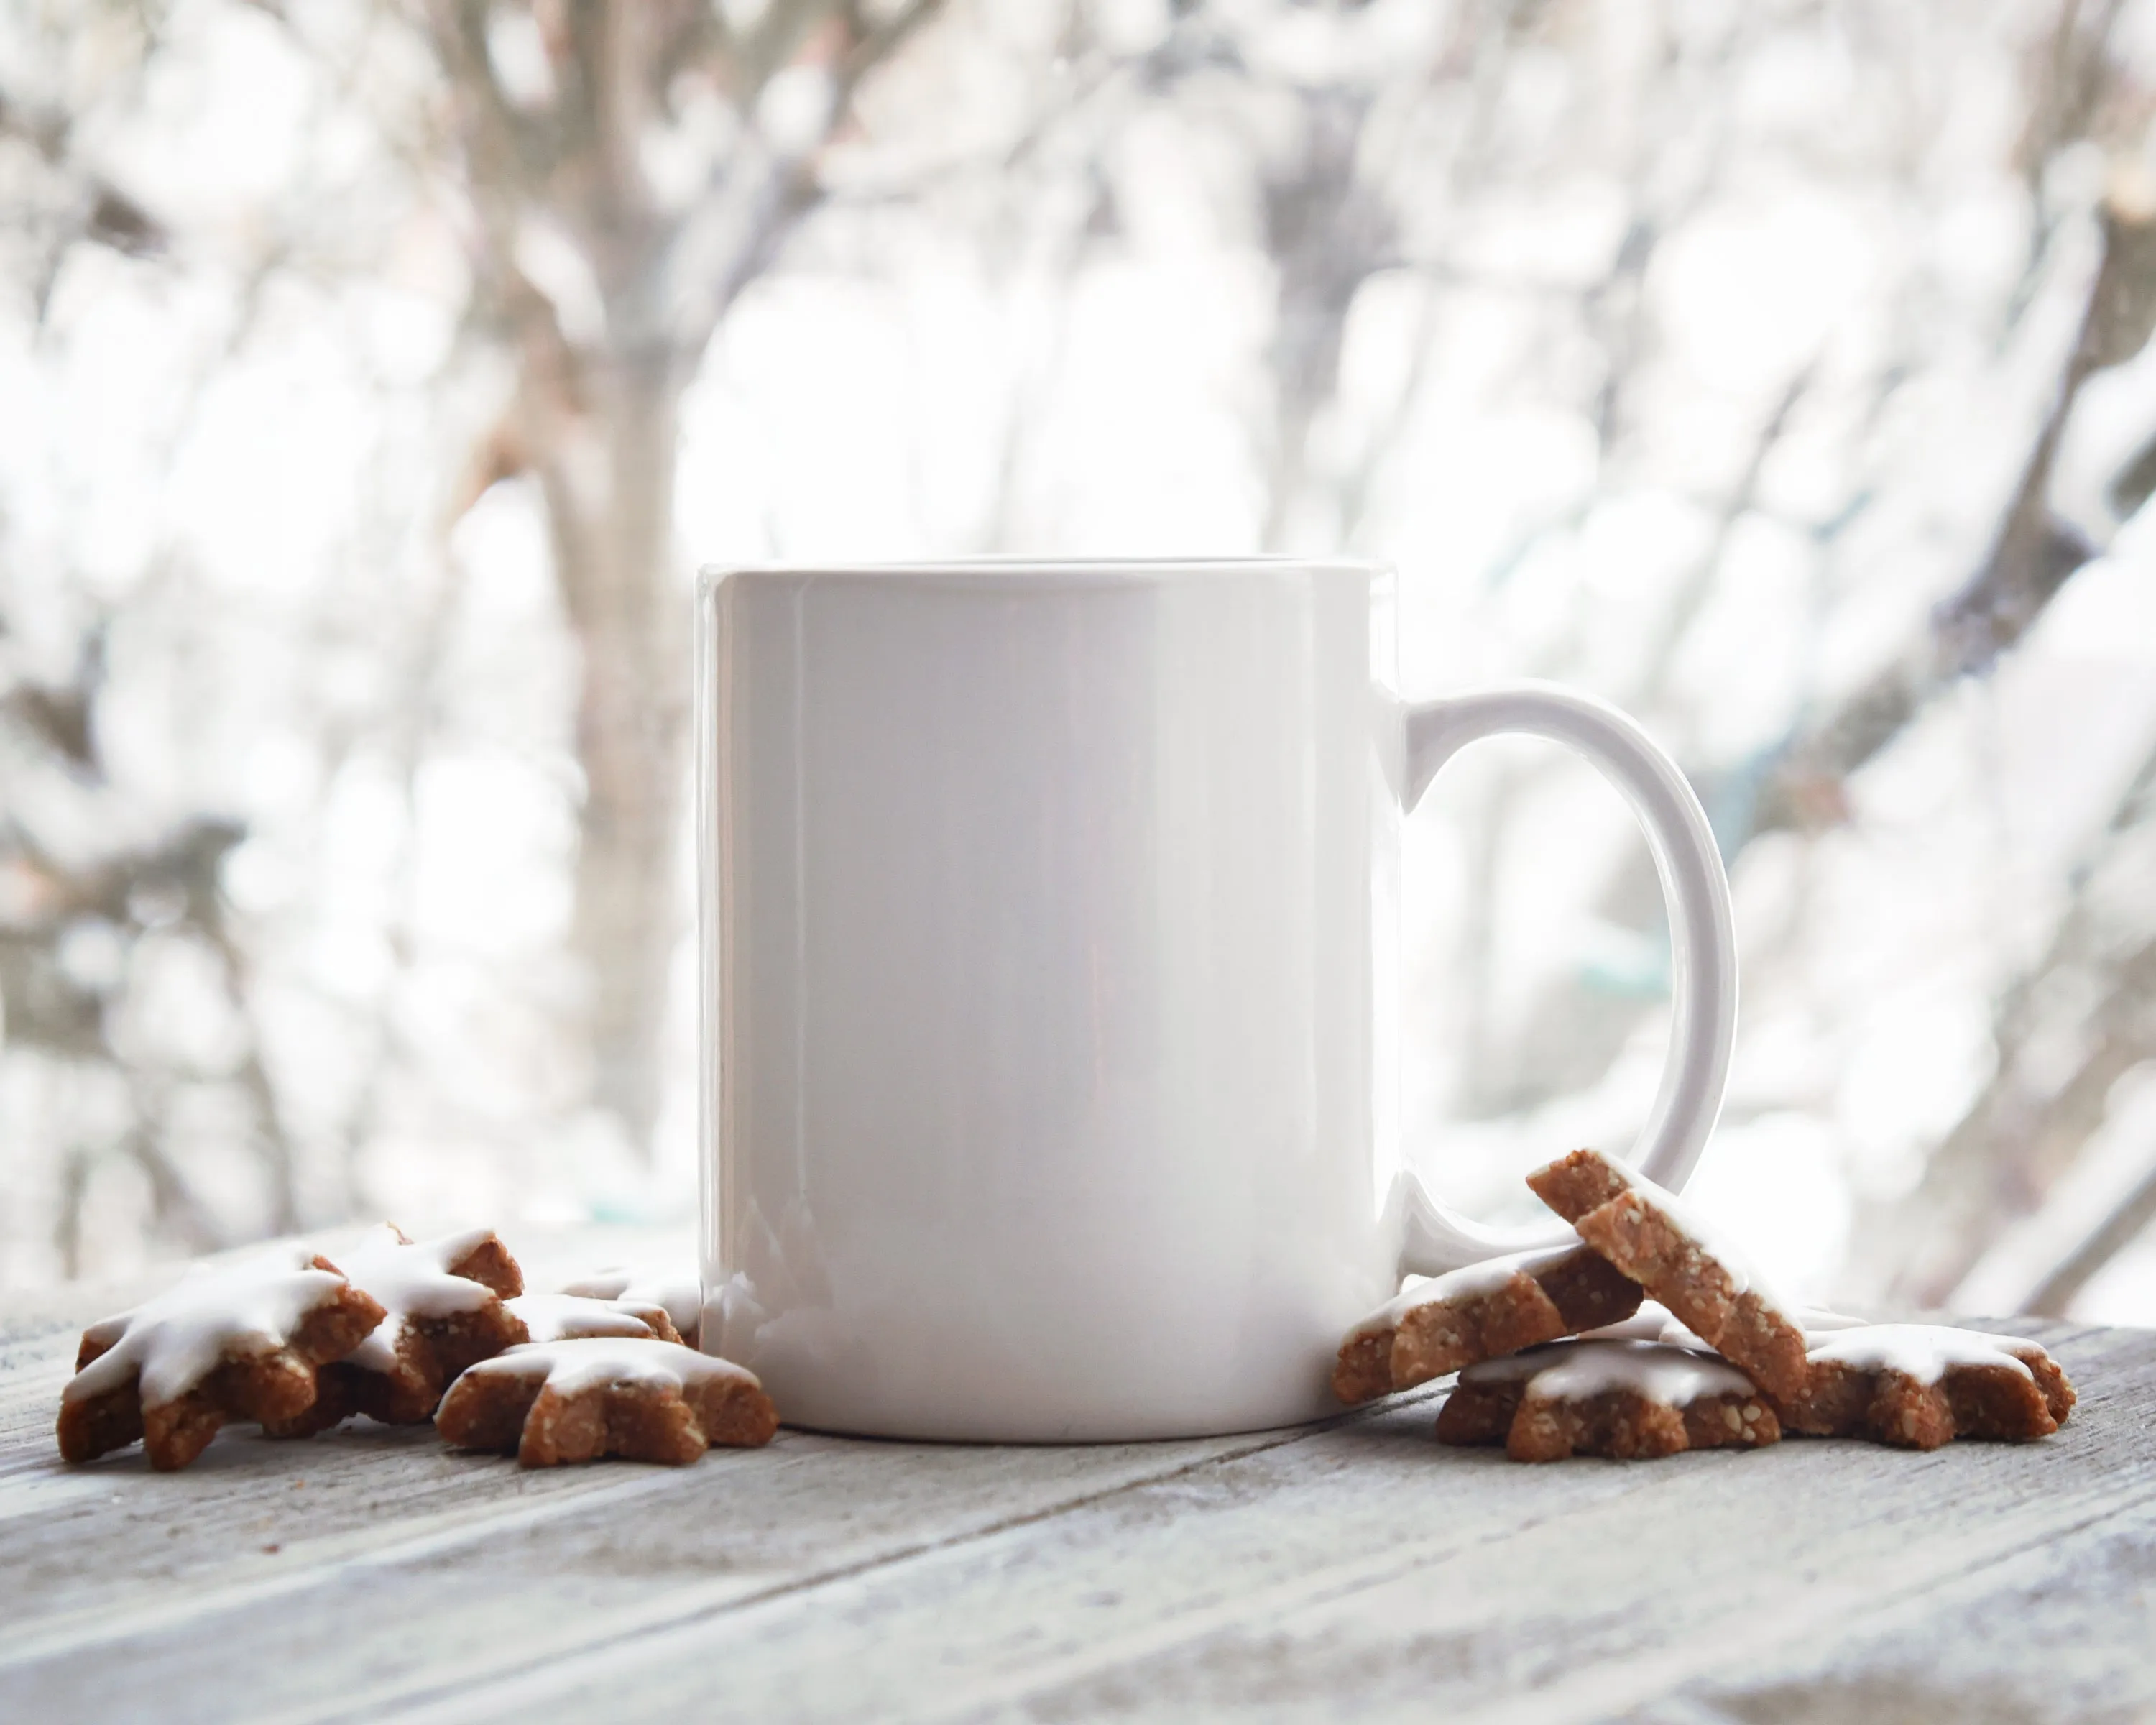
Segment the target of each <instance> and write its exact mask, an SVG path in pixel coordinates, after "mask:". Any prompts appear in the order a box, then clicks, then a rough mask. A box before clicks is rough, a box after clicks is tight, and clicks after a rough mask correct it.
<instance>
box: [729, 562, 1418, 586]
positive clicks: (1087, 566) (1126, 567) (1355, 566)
mask: <svg viewBox="0 0 2156 1725" xmlns="http://www.w3.org/2000/svg"><path fill="white" fill-rule="evenodd" d="M1392 571H1393V566H1392V564H1391V563H1389V562H1386V561H1384V560H1383V559H1380V558H1376V557H1295V556H1291V555H1284V554H1254V555H1251V556H1248V557H1000V556H998V557H941V558H935V559H925V560H921V561H913V560H898V561H891V562H836V561H834V562H805V561H804V562H771V563H746V562H745V563H705V564H703V565H701V566H700V567H698V569H697V571H696V590H697V592H698V593H699V594H700V595H708V594H709V593H712V592H714V591H716V589H717V588H719V587H720V585H721V584H722V583H726V582H729V581H741V580H751V581H774V582H789V581H809V580H821V579H829V578H839V579H856V578H865V579H870V580H873V581H875V582H877V583H885V582H890V583H901V582H911V581H935V582H945V581H952V580H957V581H969V582H980V583H993V584H999V585H1000V584H1007V585H1011V586H1021V585H1024V584H1026V583H1029V582H1035V581H1040V580H1044V579H1046V578H1054V577H1056V576H1072V577H1075V578H1079V579H1081V580H1087V581H1100V582H1110V583H1130V584H1143V583H1148V582H1151V583H1160V582H1169V581H1187V580H1207V581H1219V580H1223V579H1229V578H1235V577H1237V576H1248V575H1266V576H1280V575H1298V574H1301V575H1313V576H1322V577H1337V578H1354V579H1359V580H1365V581H1367V580H1371V579H1374V578H1379V577H1382V576H1385V575H1389V574H1390V573H1391V572H1392Z"/></svg>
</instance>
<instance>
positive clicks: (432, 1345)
mask: <svg viewBox="0 0 2156 1725" xmlns="http://www.w3.org/2000/svg"><path fill="white" fill-rule="evenodd" d="M345 1265H346V1270H347V1271H348V1272H349V1274H350V1276H351V1277H352V1285H353V1286H355V1287H358V1288H362V1289H364V1290H365V1291H367V1293H368V1294H369V1295H371V1296H372V1297H373V1298H374V1299H375V1300H376V1301H379V1302H380V1304H381V1305H382V1308H383V1310H384V1312H386V1313H387V1314H388V1315H387V1316H386V1317H383V1319H382V1323H381V1326H380V1327H379V1328H377V1330H376V1331H375V1332H374V1333H373V1334H372V1335H371V1336H369V1337H367V1339H366V1340H365V1341H364V1342H362V1343H360V1344H359V1346H358V1347H357V1348H354V1349H353V1350H352V1352H351V1353H350V1354H348V1355H347V1356H346V1358H343V1359H341V1360H340V1361H338V1362H337V1363H336V1364H335V1365H332V1366H328V1367H326V1368H323V1372H322V1380H321V1394H319V1395H318V1396H317V1397H316V1399H315V1401H314V1403H313V1404H312V1405H311V1406H310V1407H309V1408H307V1409H305V1411H303V1412H301V1413H300V1414H295V1415H293V1416H292V1417H290V1418H289V1419H282V1420H264V1422H263V1430H264V1431H266V1432H267V1433H268V1434H269V1435H270V1436H272V1437H307V1436H311V1435H313V1434H314V1433H316V1432H318V1431H326V1430H328V1429H329V1428H330V1427H331V1426H332V1425H336V1424H337V1423H338V1422H339V1421H340V1420H348V1419H350V1418H352V1416H353V1415H354V1414H367V1416H368V1417H369V1418H371V1419H374V1420H381V1421H382V1423H383V1424H384V1425H419V1424H421V1423H422V1422H423V1421H425V1420H429V1419H431V1418H432V1417H433V1416H434V1406H435V1404H436V1403H438V1402H439V1401H440V1400H441V1399H442V1391H443V1389H444V1388H445V1387H446V1386H447V1385H448V1384H449V1381H450V1379H452V1378H454V1377H455V1376H456V1375H457V1373H459V1372H461V1371H462V1370H464V1368H465V1367H466V1366H469V1365H471V1364H473V1363H475V1362H477V1361H479V1360H482V1359H485V1358H490V1356H492V1355H494V1354H497V1353H500V1352H501V1350H502V1349H503V1348H507V1347H510V1346H511V1345H512V1344H514V1343H518V1342H521V1341H523V1340H525V1339H526V1334H525V1328H524V1326H523V1324H522V1323H521V1322H518V1320H517V1318H516V1316H515V1315H514V1314H513V1313H511V1312H509V1311H508V1310H507V1309H506V1307H505V1306H504V1305H503V1300H504V1297H505V1296H510V1295H514V1294H516V1293H517V1292H519V1291H521V1289H522V1288H523V1286H524V1277H523V1273H522V1272H521V1271H520V1270H519V1269H518V1268H517V1266H516V1259H514V1258H512V1257H511V1256H510V1255H509V1249H508V1248H507V1247H506V1246H505V1245H502V1243H501V1241H500V1240H499V1239H497V1238H496V1237H495V1235H494V1234H493V1233H492V1232H491V1231H490V1230H486V1229H484V1228H475V1229H473V1230H470V1231H469V1232H467V1233H464V1234H452V1235H445V1236H444V1237H443V1238H442V1239H440V1240H421V1241H418V1242H416V1243H415V1242H414V1241H412V1240H407V1239H406V1238H405V1237H404V1235H403V1234H402V1233H401V1232H399V1231H398V1230H397V1229H395V1228H392V1227H389V1226H388V1225H386V1224H385V1225H384V1226H382V1228H379V1229H377V1230H375V1231H374V1232H373V1233H372V1235H370V1236H369V1237H368V1238H367V1240H365V1241H364V1242H363V1243H362V1244H361V1245H358V1246H357V1247H355V1248H354V1249H353V1250H351V1251H349V1252H347V1253H346V1254H345Z"/></svg>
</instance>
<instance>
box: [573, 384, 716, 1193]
mask: <svg viewBox="0 0 2156 1725" xmlns="http://www.w3.org/2000/svg"><path fill="white" fill-rule="evenodd" d="M583 381H584V382H585V383H586V385H587V388H588V396H587V398H586V400H585V401H584V403H583V404H582V405H583V412H581V413H577V414H576V415H575V416H574V417H573V418H567V419H566V420H565V421H563V422H560V430H559V434H558V436H557V439H555V441H554V446H553V447H552V448H550V449H547V450H546V451H545V452H544V453H543V454H542V459H541V460H540V462H539V464H538V465H539V471H540V475H541V481H542V488H543V490H544V493H545V497H546V506H547V526H548V528H549V531H550V533H551V535H552V542H553V547H554V559H555V568H556V571H557V576H558V578H559V579H560V582H561V587H562V599H563V602H564V603H565V605H566V606H567V610H568V613H569V619H570V621H571V623H572V625H573V626H574V628H575V629H576V634H577V642H578V644H579V646H580V647H581V649H582V651H583V672H582V686H581V690H580V693H579V697H578V701H577V763H578V765H579V766H580V767H581V768H582V769H583V781H584V783H583V809H582V813H581V815H580V819H579V830H578V850H577V896H576V911H575V918H574V923H573V927H572V931H571V945H572V950H573V952H575V954H576V957H577V959H578V961H579V962H580V963H581V965H582V967H583V974H584V984H585V987H586V988H587V990H588V993H587V994H586V996H585V1002H584V1008H585V1024H586V1029H587V1033H588V1046H589V1048H590V1050H591V1059H592V1062H593V1069H592V1076H591V1086H590V1088H591V1096H592V1099H593V1101H594V1103H596V1104H597V1106H599V1107H601V1108H603V1109H604V1110H605V1111H607V1112H608V1113H609V1114H611V1115H613V1117H614V1118H615V1119H616V1120H618V1121H619V1122H620V1123H621V1126H622V1128H623V1131H624V1134H625V1135H626V1136H627V1137H628V1139H629V1142H630V1144H631V1145H632V1146H633V1147H634V1149H635V1150H636V1152H637V1153H639V1154H640V1155H649V1152H650V1147H651V1135H652V1129H653V1127H654V1125H655V1123H656V1122H657V1120H658V1116H659V1109H660V1101H661V1092H662V1088H663V1065H662V1058H661V1056H662V1042H663V1033H664V1030H665V1022H666V1010H667V977H668V970H669V968H670V959H671V957H672V952H673V947H674V942H675V936H676V934H677V932H678V931H679V924H678V922H677V920H676V909H675V898H676V895H675V891H674V886H675V881H674V873H675V840H676V838H677V836H678V833H677V823H678V819H679V814H680V790H681V776H682V747H683V743H684V741H685V709H686V697H687V691H688V683H689V639H690V634H689V628H688V612H689V604H688V597H687V592H686V589H685V586H684V585H683V583H681V581H680V577H679V572H678V570H677V568H676V566H675V548H674V540H673V521H674V483H675V441H676V436H677V433H678V429H679V424H680V397H681V384H680V374H679V371H678V368H677V367H674V366H673V365H671V364H670V363H667V362H664V361H647V362H639V361H638V360H637V359H636V358H634V357H620V358H616V359H613V360H610V361H606V362H596V363H594V364H593V365H592V367H590V369H589V371H588V372H587V374H586V377H585V378H584V380H583Z"/></svg>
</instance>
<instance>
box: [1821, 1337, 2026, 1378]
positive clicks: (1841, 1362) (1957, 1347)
mask: <svg viewBox="0 0 2156 1725" xmlns="http://www.w3.org/2000/svg"><path fill="white" fill-rule="evenodd" d="M2034 1346H2035V1343H2031V1342H2024V1341H2022V1340H2020V1338H2019V1337H2014V1336H1987V1335H1984V1334H1982V1333H1980V1332H1978V1331H1975V1330H1957V1329H1954V1328H1953V1327H1951V1326H1949V1325H1947V1324H1860V1325H1858V1326H1856V1327H1855V1328H1854V1329H1844V1330H1836V1331H1833V1332H1829V1333H1826V1334H1825V1335H1822V1336H1820V1337H1819V1338H1818V1339H1816V1340H1815V1341H1812V1342H1810V1343H1809V1345H1808V1346H1807V1347H1806V1348H1805V1349H1804V1357H1805V1358H1807V1359H1808V1360H1809V1361H1810V1362H1811V1363H1813V1364H1815V1365H1837V1366H1847V1367H1850V1368H1851V1369H1852V1370H1855V1371H1859V1372H1877V1371H1889V1372H1901V1373H1906V1374H1907V1376H1909V1377H1912V1378H1915V1379H1916V1380H1917V1383H1919V1384H1936V1383H1938V1381H1939V1379H1940V1378H1943V1377H1944V1376H1945V1375H1946V1374H1947V1372H1948V1369H1949V1368H1952V1367H1954V1366H2005V1367H2008V1368H2010V1369H2012V1370H2014V1371H2016V1372H2019V1373H2020V1374H2021V1375H2022V1376H2023V1377H2024V1378H2034V1377H2035V1375H2036V1374H2035V1373H2034V1372H2031V1371H2030V1369H2029V1368H2028V1366H2027V1364H2026V1363H2024V1362H2023V1361H2021V1360H2019V1359H2016V1358H2015V1357H2014V1355H2013V1354H2012V1353H2010V1351H2009V1350H2010V1349H2012V1348H2033V1347H2034Z"/></svg>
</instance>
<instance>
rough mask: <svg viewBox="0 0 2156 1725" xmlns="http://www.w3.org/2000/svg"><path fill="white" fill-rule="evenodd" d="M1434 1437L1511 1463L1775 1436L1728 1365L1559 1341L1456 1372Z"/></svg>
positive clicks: (1672, 1451)
mask: <svg viewBox="0 0 2156 1725" xmlns="http://www.w3.org/2000/svg"><path fill="white" fill-rule="evenodd" d="M1437 1435H1438V1440H1439V1441H1440V1443H1447V1444H1460V1445H1471V1444H1496V1443H1501V1444H1503V1445H1504V1446H1505V1453H1506V1454H1507V1455H1509V1456H1510V1457H1512V1460H1513V1461H1562V1460H1563V1459H1564V1458H1565V1457H1566V1456H1568V1455H1606V1456H1609V1457H1610V1458H1612V1459H1614V1460H1616V1461H1644V1460H1648V1459H1651V1458H1653V1457H1655V1456H1660V1455H1676V1453H1677V1452H1678V1451H1679V1450H1715V1449H1727V1448H1734V1447H1741V1448H1746V1449H1757V1448H1758V1447H1759V1446H1760V1445H1764V1444H1771V1443H1774V1442H1777V1441H1778V1440H1779V1439H1780V1437H1781V1435H1782V1429H1781V1426H1780V1424H1779V1422H1778V1421H1777V1420H1776V1419H1775V1417H1774V1409H1773V1408H1772V1407H1770V1406H1769V1405H1768V1403H1767V1399H1766V1398H1765V1397H1764V1396H1763V1395H1761V1394H1760V1393H1759V1391H1758V1389H1757V1387H1756V1386H1754V1384H1753V1382H1752V1380H1751V1379H1750V1378H1747V1377H1746V1376H1745V1375H1744V1374H1743V1373H1742V1372H1740V1371H1738V1369H1737V1368H1735V1367H1734V1366H1732V1365H1729V1364H1727V1363H1725V1362H1724V1361H1722V1360H1718V1359H1714V1358H1709V1357H1708V1356H1707V1355H1704V1354H1701V1353H1695V1352H1693V1351H1692V1350H1691V1349H1690V1348H1676V1347H1671V1346H1669V1345H1667V1344H1665V1343H1659V1342H1578V1341H1573V1342H1558V1343H1553V1344H1552V1345H1550V1346H1549V1347H1547V1348H1534V1349H1532V1350H1531V1351H1530V1352H1528V1353H1517V1354H1512V1355H1510V1356H1508V1357H1507V1358H1503V1359H1492V1360H1485V1361H1483V1362H1482V1363H1480V1364H1478V1365H1472V1366H1470V1367H1469V1368H1467V1369H1466V1371H1464V1372H1462V1373H1460V1383H1459V1384H1458V1385H1457V1386H1456V1387H1455V1389H1454V1390H1453V1392H1452V1394H1451V1396H1450V1398H1449V1399H1447V1400H1446V1402H1445V1406H1444V1407H1443V1409H1440V1411H1439V1414H1438V1416H1437Z"/></svg>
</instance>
